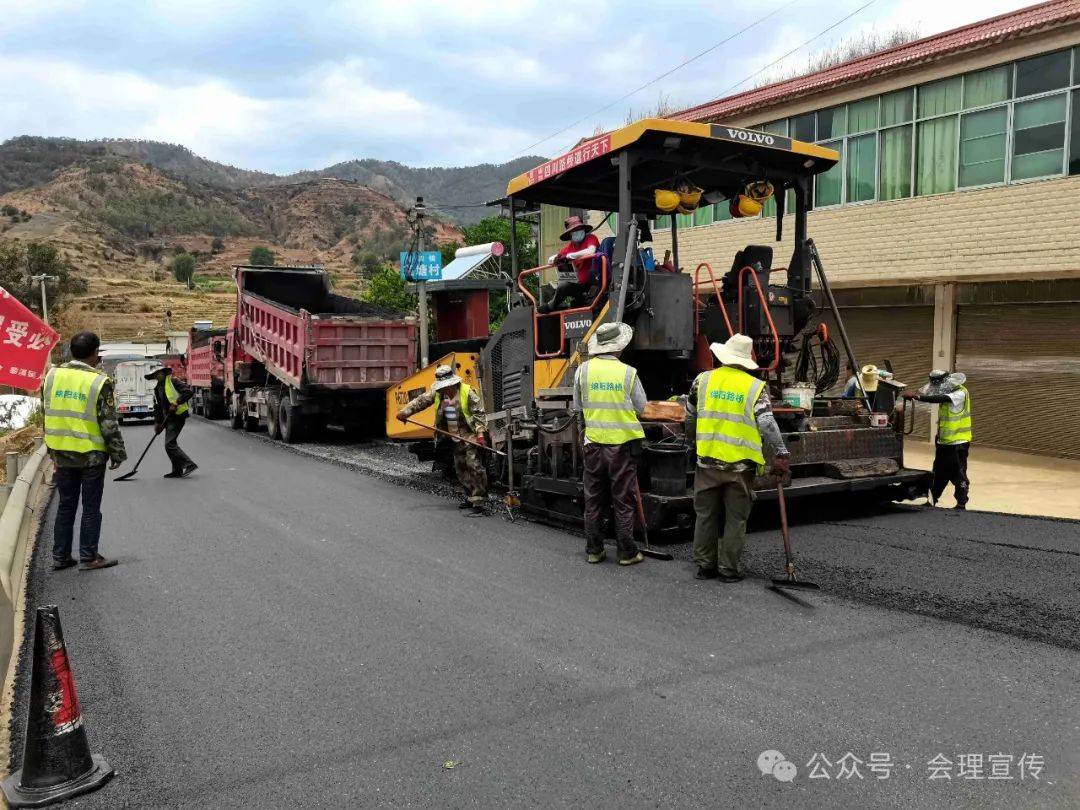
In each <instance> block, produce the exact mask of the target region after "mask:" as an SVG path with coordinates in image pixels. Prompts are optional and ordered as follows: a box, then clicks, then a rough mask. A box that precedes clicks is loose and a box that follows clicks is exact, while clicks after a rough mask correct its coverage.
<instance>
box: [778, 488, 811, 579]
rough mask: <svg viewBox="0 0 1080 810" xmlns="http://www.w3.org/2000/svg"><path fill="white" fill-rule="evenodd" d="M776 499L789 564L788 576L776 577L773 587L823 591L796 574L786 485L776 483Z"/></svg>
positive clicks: (787, 566) (786, 566) (785, 553)
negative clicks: (792, 553)
mask: <svg viewBox="0 0 1080 810" xmlns="http://www.w3.org/2000/svg"><path fill="white" fill-rule="evenodd" d="M776 499H777V501H778V502H779V504H780V536H781V537H783V538H784V556H785V558H786V559H787V564H786V565H785V566H784V572H785V573H786V574H787V576H786V577H784V578H782V579H781V578H777V577H774V578H773V581H772V584H773V587H774V588H802V589H803V590H807V591H817V590H821V586H819V585H815V584H814V583H813V582H807V581H806V580H802V579H799V578H798V576H796V574H795V560H793V559H792V557H791V537H790V536H789V535H788V522H787V504H786V503H785V502H784V485H783V484H781V483H780V482H779V481H777V482H776Z"/></svg>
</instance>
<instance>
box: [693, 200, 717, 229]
mask: <svg viewBox="0 0 1080 810" xmlns="http://www.w3.org/2000/svg"><path fill="white" fill-rule="evenodd" d="M693 219H694V224H695V225H712V223H713V207H712V206H711V205H699V206H698V207H697V210H696V211H694V213H693Z"/></svg>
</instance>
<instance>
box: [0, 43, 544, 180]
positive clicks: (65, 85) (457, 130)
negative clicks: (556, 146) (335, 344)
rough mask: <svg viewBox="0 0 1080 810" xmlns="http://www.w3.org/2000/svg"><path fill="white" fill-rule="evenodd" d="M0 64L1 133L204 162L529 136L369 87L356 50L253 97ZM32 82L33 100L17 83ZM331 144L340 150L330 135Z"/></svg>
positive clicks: (486, 143)
mask: <svg viewBox="0 0 1080 810" xmlns="http://www.w3.org/2000/svg"><path fill="white" fill-rule="evenodd" d="M0 72H2V74H3V75H4V76H6V77H7V79H8V80H7V81H6V82H5V83H4V84H3V85H0V116H2V117H3V119H4V126H5V128H6V129H7V133H5V134H19V133H32V134H43V135H60V134H62V135H68V136H72V137H77V138H100V137H114V136H117V137H135V138H146V139H151V140H160V141H167V142H170V143H182V144H184V145H185V146H187V147H189V148H191V149H192V150H193V151H195V152H196V153H198V154H201V155H204V156H206V157H209V158H211V159H214V160H221V161H225V162H227V163H232V164H234V165H239V166H244V167H249V168H259V169H265V170H270V171H292V170H297V169H303V168H320V167H321V166H322V165H325V163H323V162H322V161H326V162H334V161H336V160H341V159H346V158H353V157H381V158H395V157H399V156H400V155H401V154H402V153H408V154H410V155H412V156H423V155H430V160H432V161H434V162H438V163H459V164H462V163H470V162H477V161H480V160H490V159H491V158H492V155H497V154H498V153H499V152H500V150H501V149H502V144H504V143H508V142H521V141H523V140H525V139H527V137H528V135H527V134H526V133H524V132H523V131H521V130H517V129H514V128H512V127H504V126H499V125H498V124H491V123H489V122H487V121H484V120H481V119H473V118H471V117H470V116H468V115H464V114H462V113H460V112H456V111H454V110H452V109H445V108H441V107H438V106H434V105H431V104H426V103H424V102H421V101H419V100H418V99H416V98H415V97H413V96H412V95H410V94H409V93H408V92H406V91H404V90H402V89H393V88H391V89H384V88H380V87H377V86H375V85H374V84H373V83H372V82H371V81H370V79H369V78H368V76H367V72H366V70H365V67H364V64H363V62H362V61H360V60H349V61H346V62H344V63H342V64H336V65H317V66H315V67H313V68H312V69H311V70H310V71H308V72H307V73H306V74H305V75H304V76H302V77H300V80H299V83H300V85H301V86H302V87H303V88H304V92H303V93H302V94H300V95H296V96H289V97H280V98H254V97H251V96H248V95H245V94H243V93H241V92H239V91H237V90H236V89H235V88H233V87H231V86H229V85H228V84H226V83H225V82H223V81H221V80H218V79H210V80H199V81H194V82H191V83H187V84H176V85H168V84H164V83H161V82H156V81H151V80H149V79H146V78H144V77H140V76H138V75H135V74H132V73H126V72H108V71H88V70H86V69H85V68H82V67H80V66H78V65H74V64H71V63H67V62H62V61H56V60H44V61H32V60H27V59H25V58H23V59H7V58H0ZM31 83H33V85H34V86H35V94H34V95H35V98H36V103H35V104H28V103H27V100H26V98H25V93H24V92H23V91H22V90H20V88H25V87H27V86H30V84H31ZM299 139H303V140H304V141H306V142H314V143H316V144H317V143H319V142H320V141H324V142H326V143H327V144H330V146H329V147H328V148H327V149H326V151H324V152H322V153H321V154H315V155H307V156H299V155H290V154H289V153H288V147H289V146H290V144H291V143H292V142H293V141H295V140H299ZM342 143H345V144H348V146H347V147H345V148H346V149H348V150H349V151H348V152H347V153H344V152H343V151H342V149H343V147H341V146H339V145H337V144H342ZM310 148H311V147H309V149H310ZM315 148H316V150H317V149H318V147H315ZM373 149H375V150H378V151H372V150H373ZM394 150H398V152H397V153H395V151H394ZM421 160H423V159H422V158H421Z"/></svg>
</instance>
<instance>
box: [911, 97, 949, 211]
mask: <svg viewBox="0 0 1080 810" xmlns="http://www.w3.org/2000/svg"><path fill="white" fill-rule="evenodd" d="M955 188H956V116H955V115H950V116H948V117H946V118H932V119H930V120H929V121H922V122H921V123H920V124H919V130H918V147H917V151H916V155H915V193H916V194H918V195H920V196H921V195H923V194H943V193H944V192H946V191H952V190H953V189H955Z"/></svg>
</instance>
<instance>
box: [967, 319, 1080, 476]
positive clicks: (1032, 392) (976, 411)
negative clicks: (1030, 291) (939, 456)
mask: <svg viewBox="0 0 1080 810" xmlns="http://www.w3.org/2000/svg"><path fill="white" fill-rule="evenodd" d="M956 370H957V371H962V372H964V373H965V374H967V378H968V382H967V387H968V389H969V390H970V391H971V399H972V407H973V411H972V416H973V424H972V427H973V430H974V443H975V444H976V445H985V446H988V447H1000V448H1003V449H1007V450H1019V451H1022V452H1026V453H1043V454H1046V455H1053V456H1062V457H1066V458H1080V420H1077V419H1076V416H1075V409H1076V404H1077V402H1078V401H1080V311H1078V307H1077V305H1076V304H1075V303H1060V304H1056V303H1046V304H1009V305H983V306H976V305H972V306H961V307H960V308H959V310H958V314H957V325H956Z"/></svg>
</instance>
